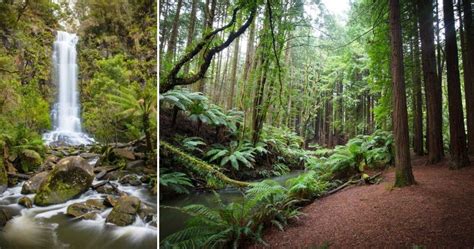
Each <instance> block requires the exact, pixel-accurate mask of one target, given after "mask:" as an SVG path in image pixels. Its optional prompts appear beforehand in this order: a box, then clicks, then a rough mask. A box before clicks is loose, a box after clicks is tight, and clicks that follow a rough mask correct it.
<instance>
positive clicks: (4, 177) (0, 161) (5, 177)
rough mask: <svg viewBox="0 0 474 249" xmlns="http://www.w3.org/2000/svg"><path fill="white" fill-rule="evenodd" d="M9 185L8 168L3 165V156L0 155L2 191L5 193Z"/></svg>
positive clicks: (0, 184)
mask: <svg viewBox="0 0 474 249" xmlns="http://www.w3.org/2000/svg"><path fill="white" fill-rule="evenodd" d="M7 187H8V175H7V169H6V168H5V166H4V165H3V158H1V157H0V193H3V192H4V191H5V189H7Z"/></svg>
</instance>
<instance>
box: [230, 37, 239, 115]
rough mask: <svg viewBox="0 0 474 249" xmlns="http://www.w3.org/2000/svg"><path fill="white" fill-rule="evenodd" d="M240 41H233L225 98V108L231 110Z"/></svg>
mask: <svg viewBox="0 0 474 249" xmlns="http://www.w3.org/2000/svg"><path fill="white" fill-rule="evenodd" d="M239 41H240V39H239V37H237V39H235V46H234V51H233V52H234V54H233V55H232V72H231V78H230V96H229V97H228V98H227V108H228V109H231V108H232V107H233V106H234V94H235V88H236V87H237V83H238V82H237V66H238V64H239V48H240V47H239V45H240V42H239Z"/></svg>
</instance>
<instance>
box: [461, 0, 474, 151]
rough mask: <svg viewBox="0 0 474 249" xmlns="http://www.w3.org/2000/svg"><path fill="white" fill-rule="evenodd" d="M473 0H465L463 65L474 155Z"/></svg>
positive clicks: (467, 114) (468, 139)
mask: <svg viewBox="0 0 474 249" xmlns="http://www.w3.org/2000/svg"><path fill="white" fill-rule="evenodd" d="M471 4H472V1H471V0H463V1H462V9H463V12H464V18H463V23H464V39H463V40H462V41H461V44H462V45H463V53H462V56H463V57H462V58H463V67H464V91H465V97H466V116H467V141H468V146H467V147H468V152H469V154H471V155H474V26H473V25H474V24H473V23H472V6H471Z"/></svg>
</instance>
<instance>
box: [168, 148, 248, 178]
mask: <svg viewBox="0 0 474 249" xmlns="http://www.w3.org/2000/svg"><path fill="white" fill-rule="evenodd" d="M160 146H161V147H162V148H163V149H164V150H166V151H169V152H170V153H172V154H174V155H175V156H177V157H179V158H180V159H182V160H183V161H185V162H186V163H187V164H188V165H189V166H193V167H196V168H198V169H199V170H201V171H204V172H206V173H208V174H210V175H212V176H213V177H216V178H218V179H219V180H221V181H223V182H225V183H228V184H231V185H234V186H236V187H248V186H249V185H250V183H248V182H242V181H238V180H234V179H231V178H229V177H227V176H226V175H224V174H223V173H222V172H220V171H219V170H218V169H217V168H216V167H214V166H212V165H211V164H209V163H206V162H204V161H203V160H201V159H199V158H196V157H194V156H191V155H189V154H187V153H185V152H183V151H181V150H180V149H178V148H176V147H174V146H173V145H171V144H169V143H167V142H165V141H160Z"/></svg>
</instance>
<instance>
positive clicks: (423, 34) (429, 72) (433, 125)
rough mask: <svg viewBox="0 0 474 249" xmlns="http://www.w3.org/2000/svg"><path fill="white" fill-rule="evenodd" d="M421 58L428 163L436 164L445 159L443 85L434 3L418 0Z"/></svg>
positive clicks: (428, 0)
mask: <svg viewBox="0 0 474 249" xmlns="http://www.w3.org/2000/svg"><path fill="white" fill-rule="evenodd" d="M417 3H418V8H417V10H419V11H418V13H419V15H418V22H419V24H420V39H421V58H422V69H423V79H424V82H425V94H426V96H427V97H426V100H427V103H426V105H427V115H428V122H427V124H429V125H428V136H427V140H428V141H427V142H428V163H430V164H434V163H437V162H439V161H441V159H442V158H443V157H444V151H443V136H442V127H443V119H442V98H441V85H440V84H439V83H440V82H439V81H438V76H437V74H436V56H435V47H434V34H433V2H432V0H418V2H417ZM440 77H441V76H440Z"/></svg>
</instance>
